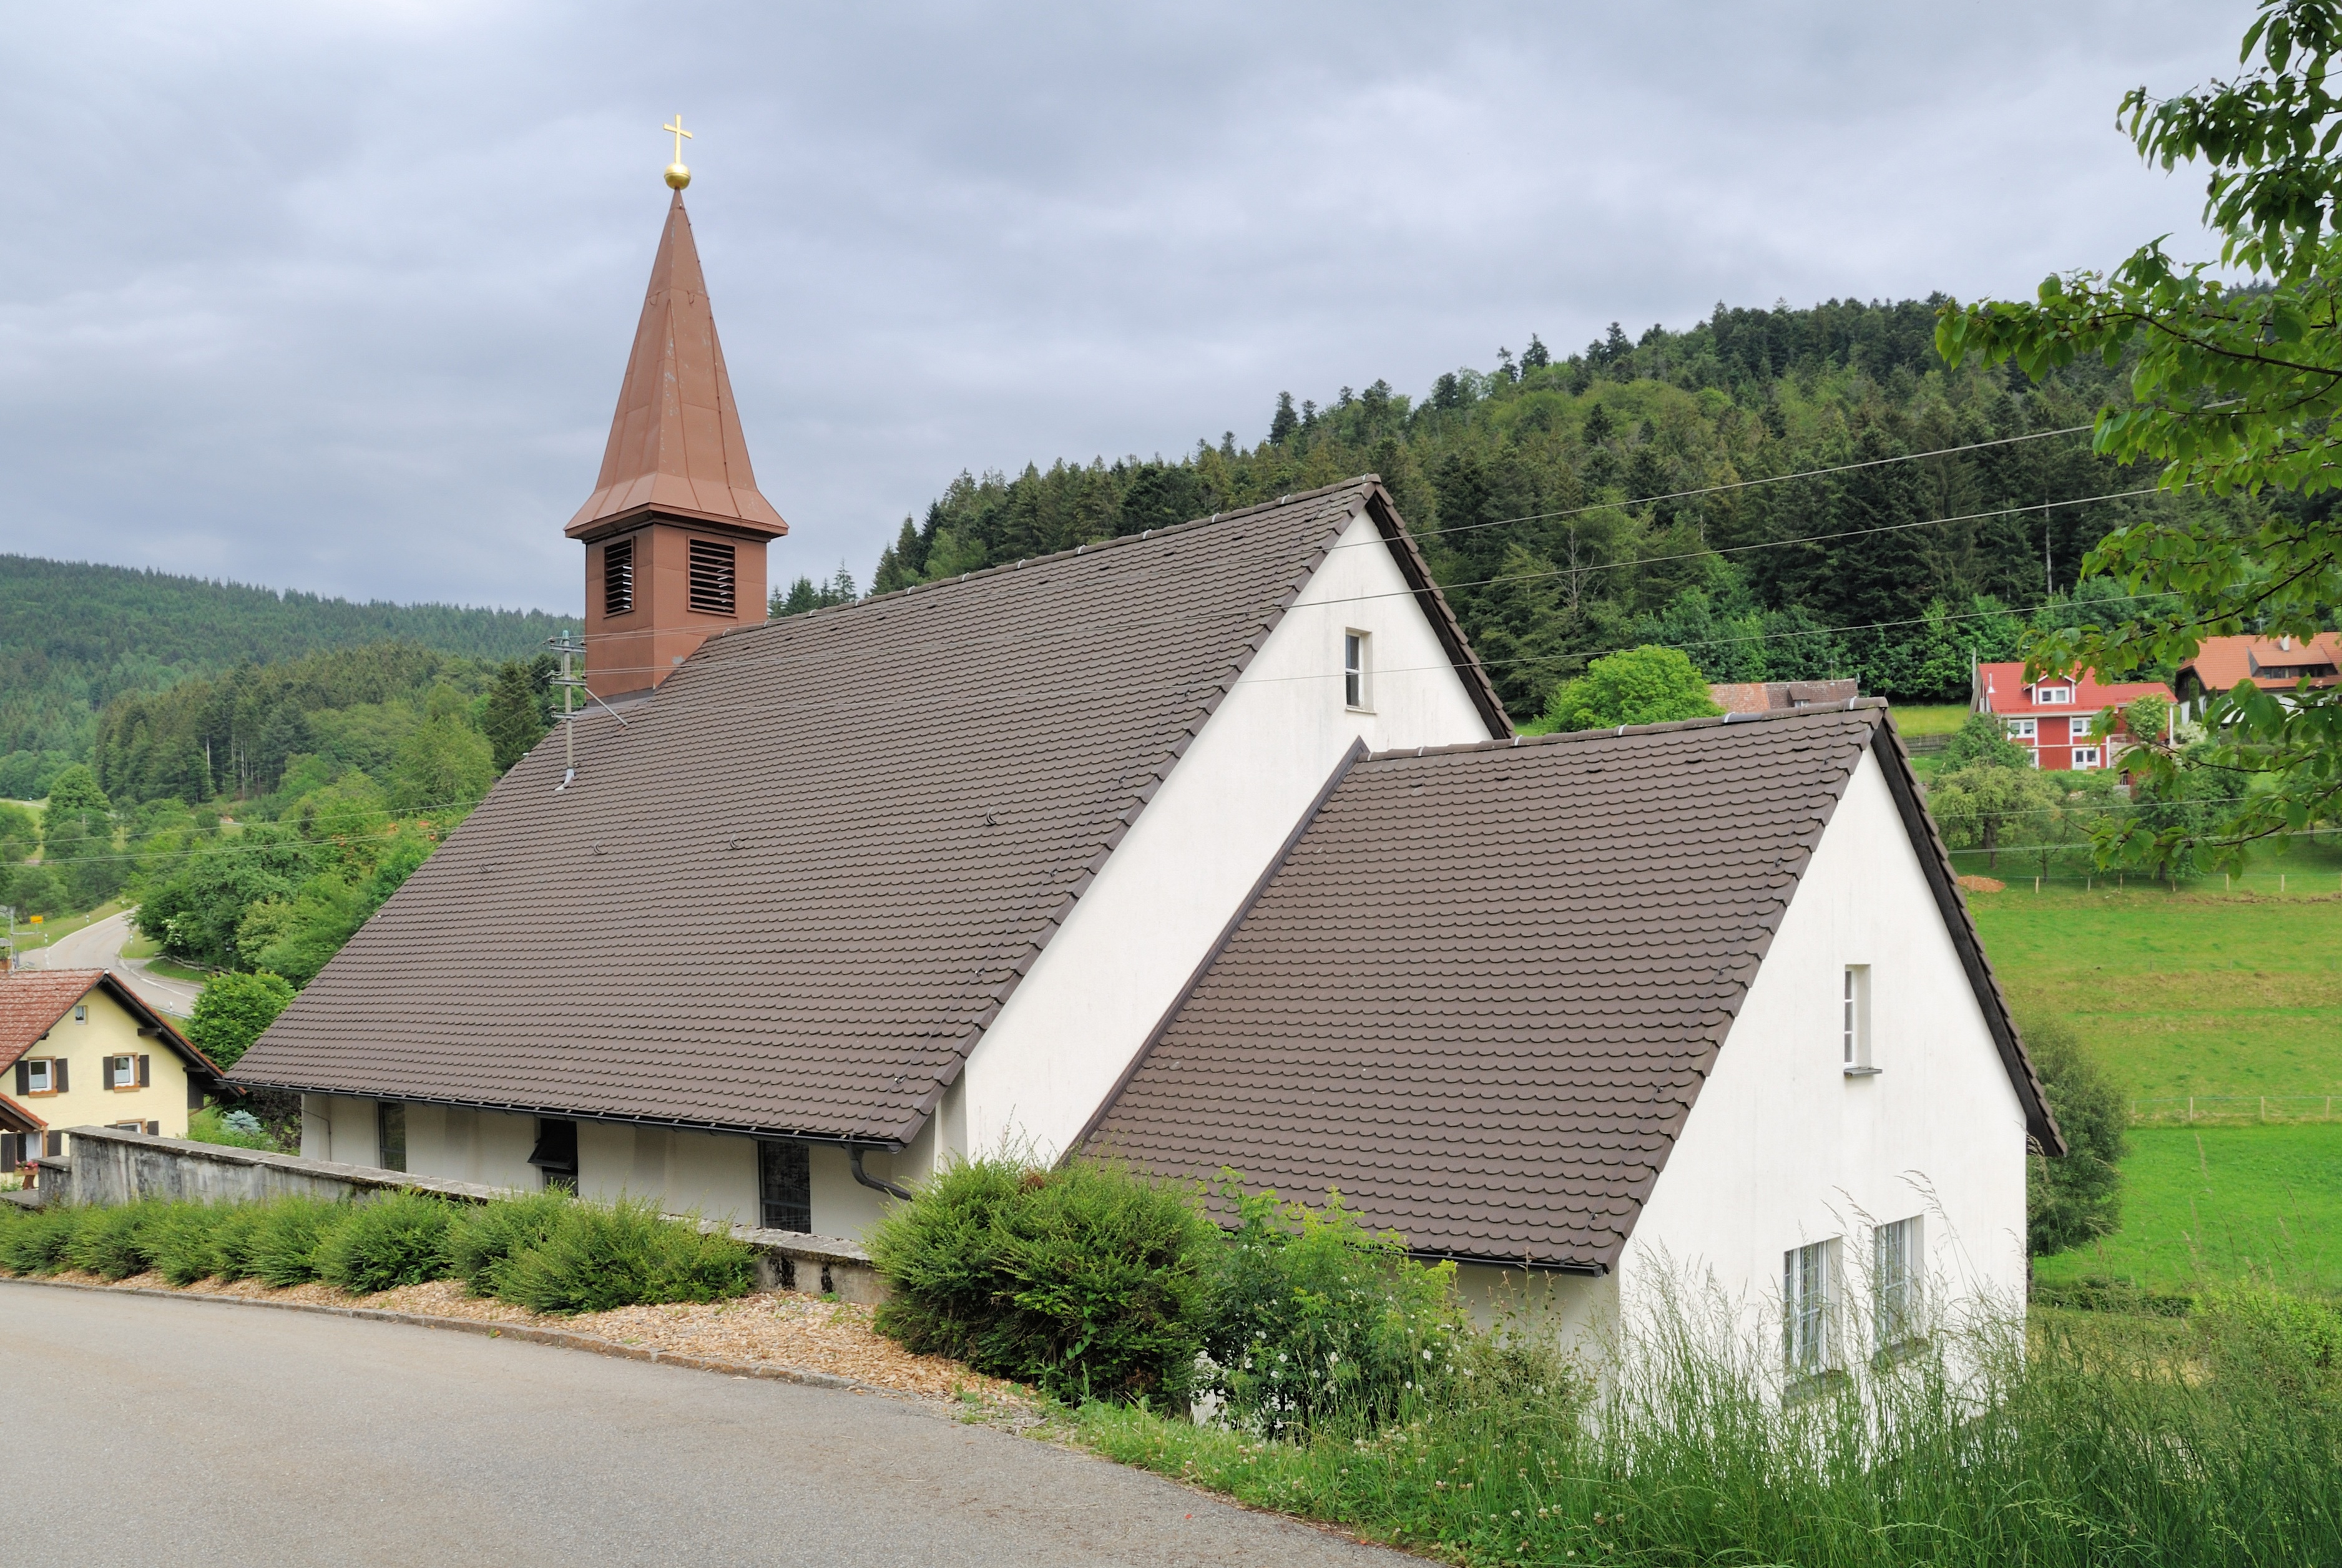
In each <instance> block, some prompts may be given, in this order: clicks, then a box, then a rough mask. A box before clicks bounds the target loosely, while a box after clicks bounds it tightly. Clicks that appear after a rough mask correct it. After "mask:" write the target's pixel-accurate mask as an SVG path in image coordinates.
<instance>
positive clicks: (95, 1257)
mask: <svg viewBox="0 0 2342 1568" xmlns="http://www.w3.org/2000/svg"><path fill="white" fill-rule="evenodd" d="M172 1206H173V1205H170V1204H167V1203H158V1202H156V1201H155V1200H154V1199H152V1198H147V1199H142V1200H140V1201H139V1202H137V1203H123V1204H120V1205H118V1206H116V1207H114V1208H105V1209H85V1210H84V1211H82V1214H81V1223H79V1224H77V1225H76V1226H75V1228H74V1237H73V1242H72V1244H71V1245H70V1246H69V1247H68V1248H67V1249H66V1253H65V1257H66V1260H67V1261H68V1262H69V1263H72V1265H73V1266H74V1267H75V1268H77V1269H86V1270H87V1271H88V1272H89V1273H94V1274H96V1275H97V1276H98V1277H99V1278H101V1279H109V1280H122V1279H128V1278H129V1277H130V1276H131V1275H132V1274H143V1273H145V1272H146V1271H147V1270H148V1269H151V1268H153V1267H154V1266H155V1249H154V1243H155V1233H156V1230H157V1228H158V1227H159V1226H160V1224H161V1223H163V1221H164V1220H165V1216H166V1215H167V1214H168V1213H169V1211H170V1209H171V1208H172Z"/></svg>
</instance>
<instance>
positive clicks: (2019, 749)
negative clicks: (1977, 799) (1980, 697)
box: [1943, 714, 2033, 770]
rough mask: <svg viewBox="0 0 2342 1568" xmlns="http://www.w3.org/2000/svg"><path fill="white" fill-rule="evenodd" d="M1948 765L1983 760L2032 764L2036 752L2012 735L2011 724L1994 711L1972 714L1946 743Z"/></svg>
mask: <svg viewBox="0 0 2342 1568" xmlns="http://www.w3.org/2000/svg"><path fill="white" fill-rule="evenodd" d="M1943 759H1944V760H1943V766H1944V767H1945V768H1946V769H1947V770H1949V769H1955V768H1965V767H1974V766H1977V765H1979V764H1981V765H1983V766H1986V767H1996V768H2029V767H2031V766H2032V765H2033V754H2032V752H2031V751H2029V750H2028V749H2027V748H2026V747H2024V746H2021V745H2019V744H2017V742H2015V741H2013V740H2010V739H2009V738H2008V726H2007V723H2006V722H2005V721H2003V720H2000V719H1997V718H1995V717H1993V716H1992V715H1991V714H1969V715H1968V716H1967V718H1965V719H1963V720H1961V721H1960V727H1959V728H1958V729H1957V730H1955V731H1953V732H1952V738H1951V739H1949V740H1947V741H1946V742H1945V743H1944V751H1943Z"/></svg>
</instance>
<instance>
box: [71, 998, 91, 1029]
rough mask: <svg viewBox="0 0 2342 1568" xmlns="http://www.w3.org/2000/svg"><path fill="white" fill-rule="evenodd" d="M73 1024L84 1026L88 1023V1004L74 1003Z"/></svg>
mask: <svg viewBox="0 0 2342 1568" xmlns="http://www.w3.org/2000/svg"><path fill="white" fill-rule="evenodd" d="M74 1022H75V1023H76V1024H86V1023H88V1022H89V1004H88V1003H86V1002H76V1003H75V1004H74Z"/></svg>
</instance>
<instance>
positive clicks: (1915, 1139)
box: [1619, 752, 2027, 1332]
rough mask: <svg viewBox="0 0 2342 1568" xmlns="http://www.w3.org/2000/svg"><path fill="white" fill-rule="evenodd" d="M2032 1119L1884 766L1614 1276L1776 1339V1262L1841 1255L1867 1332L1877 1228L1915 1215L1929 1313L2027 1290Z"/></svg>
mask: <svg viewBox="0 0 2342 1568" xmlns="http://www.w3.org/2000/svg"><path fill="white" fill-rule="evenodd" d="M1847 964H1868V965H1870V986H1871V996H1870V1027H1871V1038H1872V1061H1873V1063H1874V1064H1876V1065H1877V1067H1878V1068H1879V1069H1880V1071H1879V1072H1878V1074H1877V1075H1876V1076H1871V1077H1849V1076H1848V1075H1847V1074H1846V1072H1845V1069H1844V1063H1843V1048H1842V1038H1843V1036H1842V1024H1841V1006H1842V997H1843V994H1844V991H1843V987H1844V983H1845V969H1846V966H1847ZM2026 1149H2027V1143H2026V1128H2025V1114H2024V1110H2023V1106H2022V1104H2021V1103H2020V1102H2019V1100H2018V1098H2017V1091H2016V1089H2015V1087H2014V1085H2012V1084H2010V1082H2009V1077H2008V1073H2007V1068H2006V1067H2005V1066H2004V1065H2003V1064H2002V1061H2001V1058H2000V1055H1999V1053H1998V1050H1997V1047H1996V1046H1995V1045H1994V1044H1993V1039H1992V1036H1991V1034H1990V1033H1989V1032H1988V1030H1987V1025H1986V1022H1985V1015H1984V1011H1983V1008H1982V1006H1981V1005H1980V1004H1979V1003H1978V1002H1977V995H1976V992H1975V991H1974V989H1973V988H1972V987H1971V986H1970V984H1969V983H1968V979H1967V974H1966V972H1965V970H1964V969H1963V967H1962V965H1961V963H1960V958H1959V954H1958V952H1957V949H1956V948H1955V947H1954V945H1953V941H1952V935H1951V933H1950V931H1949V930H1948V929H1947V926H1946V924H1945V922H1944V918H1943V914H1942V912H1941V910H1940V908H1939V907H1938V905H1937V903H1936V899H1935V895H1934V894H1933V893H1932V892H1931V891H1930V889H1929V888H1928V885H1927V880H1926V875H1925V873H1924V872H1923V870H1922V869H1921V864H1920V860H1919V854H1918V851H1917V849H1916V848H1915V846H1914V845H1913V844H1912V843H1911V839H1910V835H1909V834H1908V832H1907V830H1906V828H1905V827H1904V824H1903V821H1902V818H1901V816H1900V815H1899V814H1898V813H1897V809H1896V805H1895V802H1894V798H1893V796H1892V795H1891V794H1890V793H1889V790H1888V786H1887V779H1886V777H1885V774H1884V773H1883V772H1882V769H1881V765H1880V764H1879V762H1878V760H1877V756H1876V754H1872V753H1870V752H1865V753H1864V754H1863V757H1862V761H1861V763H1860V764H1859V765H1858V767H1857V770H1856V772H1855V774H1854V776H1853V777H1852V778H1851V779H1849V780H1848V781H1847V789H1846V794H1845V797H1844V799H1843V800H1842V801H1841V803H1840V804H1839V806H1838V808H1837V813H1836V814H1834V815H1833V816H1832V818H1831V820H1830V823H1829V825H1828V827H1827V830H1826V831H1825V832H1824V834H1823V835H1822V839H1821V843H1820V844H1819V846H1818V847H1817V850H1816V851H1815V854H1814V857H1813V860H1812V863H1811V864H1810V865H1809V866H1808V868H1807V872H1806V874H1805V876H1804V878H1803V879H1802V880H1801V882H1800V883H1799V884H1798V887H1797V892H1796V894H1795V895H1794V896H1793V897H1792V899H1791V901H1790V904H1789V907H1788V909H1787V912H1786V913H1785V914H1783V916H1782V920H1781V924H1780V928H1779V931H1778V933H1777V935H1776V937H1775V939H1774V942H1773V944H1772V947H1771V949H1770V951H1769V952H1768V953H1767V955H1766V957H1765V960H1764V963H1763V965H1762V967H1761V968H1760V969H1759V970H1758V972H1757V979H1756V982H1755V984H1753V985H1752V986H1751V987H1750V990H1749V994H1748V995H1747V997H1746V1001H1745V1002H1744V1003H1743V1004H1742V1006H1741V1010H1740V1014H1739V1017H1738V1018H1737V1019H1736V1021H1735V1022H1734V1024H1733V1025H1732V1028H1731V1031H1730V1033H1729V1034H1727V1035H1726V1039H1725V1042H1724V1045H1723V1048H1722V1050H1721V1051H1720V1052H1719V1053H1718V1055H1717V1061H1716V1068H1715V1071H1714V1072H1713V1073H1712V1074H1710V1075H1709V1078H1708V1081H1707V1084H1706V1086H1705V1087H1704V1088H1703V1089H1702V1090H1701V1092H1700V1095H1699V1099H1698V1101H1697V1103H1696V1104H1695V1105H1694V1106H1693V1109H1692V1112H1691V1114H1690V1116H1689V1117H1687V1118H1686V1124H1685V1126H1684V1130H1683V1133H1682V1135H1681V1136H1680V1137H1679V1139H1678V1140H1677V1142H1676V1149H1675V1152H1674V1154H1673V1155H1672V1156H1671V1157H1670V1158H1669V1160H1668V1162H1667V1164H1666V1169H1665V1170H1664V1171H1663V1172H1662V1173H1661V1174H1660V1176H1659V1180H1658V1182H1657V1183H1656V1187H1655V1189H1654V1191H1653V1192H1652V1194H1651V1197H1650V1200H1649V1202H1648V1203H1646V1204H1645V1206H1644V1208H1643V1212H1642V1214H1641V1217H1640V1218H1639V1219H1638V1220H1637V1222H1636V1226H1635V1230H1634V1233H1633V1235H1632V1237H1631V1238H1630V1240H1629V1241H1628V1243H1627V1245H1626V1253H1625V1255H1624V1257H1623V1258H1622V1261H1621V1264H1620V1279H1619V1286H1620V1290H1621V1292H1622V1305H1624V1307H1625V1308H1626V1310H1627V1311H1629V1312H1630V1313H1631V1312H1634V1311H1635V1310H1636V1309H1637V1307H1638V1306H1644V1305H1647V1304H1648V1303H1650V1302H1651V1301H1652V1299H1653V1296H1652V1293H1653V1291H1654V1290H1655V1289H1656V1286H1657V1285H1658V1284H1659V1283H1660V1277H1661V1275H1662V1274H1663V1273H1670V1272H1672V1273H1674V1274H1675V1275H1676V1278H1677V1279H1678V1280H1682V1281H1685V1282H1686V1283H1694V1284H1702V1283H1713V1285H1715V1286H1716V1287H1717V1288H1718V1289H1719V1290H1720V1292H1721V1293H1722V1294H1723V1296H1724V1297H1725V1298H1726V1300H1728V1301H1731V1302H1733V1303H1736V1307H1737V1310H1738V1311H1739V1312H1740V1313H1741V1314H1742V1320H1743V1323H1744V1325H1746V1326H1753V1325H1755V1324H1757V1323H1765V1322H1768V1321H1773V1322H1777V1313H1778V1311H1779V1303H1780V1294H1781V1274H1782V1254H1783V1253H1785V1252H1786V1251H1787V1250H1788V1249H1790V1248H1792V1247H1797V1246H1801V1245H1805V1244H1807V1243H1814V1242H1819V1241H1825V1240H1829V1239H1833V1238H1835V1239H1837V1241H1838V1243H1839V1244H1838V1253H1839V1256H1840V1261H1841V1263H1842V1264H1843V1265H1844V1266H1843V1268H1842V1270H1841V1273H1840V1276H1839V1277H1840V1280H1841V1283H1842V1290H1841V1293H1840V1294H1839V1301H1840V1303H1841V1304H1842V1305H1843V1306H1844V1307H1845V1308H1847V1311H1846V1312H1845V1313H1844V1314H1843V1315H1842V1319H1841V1321H1842V1322H1843V1323H1846V1324H1847V1325H1848V1326H1849V1327H1850V1328H1851V1329H1852V1330H1854V1331H1856V1332H1860V1331H1862V1330H1863V1329H1864V1328H1865V1327H1866V1325H1867V1322H1868V1317H1867V1311H1868V1303H1867V1294H1866V1292H1867V1277H1868V1260H1869V1255H1870V1253H1869V1249H1870V1246H1871V1226H1872V1224H1873V1223H1891V1222H1894V1221H1897V1220H1901V1219H1905V1218H1907V1217H1910V1216H1914V1215H1917V1216H1919V1217H1920V1220H1921V1236H1922V1244H1923V1247H1924V1249H1925V1252H1926V1254H1927V1277H1928V1279H1929V1281H1930V1284H1931V1290H1932V1292H1933V1295H1932V1303H1931V1304H1932V1305H1933V1306H1935V1307H1937V1308H1938V1309H1941V1308H1947V1307H1949V1306H1950V1305H1951V1304H1952V1302H1953V1301H1954V1300H1955V1299H1957V1298H1959V1297H1967V1298H1969V1299H1971V1300H1974V1299H1977V1298H1979V1297H1989V1298H1994V1299H1997V1300H1999V1301H2001V1302H2004V1303H2019V1302H2021V1301H2022V1300H2023V1299H2024V1291H2025V1162H2026Z"/></svg>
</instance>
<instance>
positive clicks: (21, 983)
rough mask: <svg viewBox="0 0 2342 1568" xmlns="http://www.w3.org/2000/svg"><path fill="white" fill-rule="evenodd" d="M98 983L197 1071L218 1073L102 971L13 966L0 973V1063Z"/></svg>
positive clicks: (213, 1075) (29, 1044) (36, 1040)
mask: <svg viewBox="0 0 2342 1568" xmlns="http://www.w3.org/2000/svg"><path fill="white" fill-rule="evenodd" d="M99 986H103V987H105V994H107V995H108V996H111V997H113V998H114V999H115V1001H116V1002H119V1003H121V1004H122V1005H123V1006H124V1007H125V1008H126V1009H128V1011H129V1013H130V1015H131V1016H132V1017H134V1018H135V1019H137V1020H138V1021H139V1023H140V1024H143V1025H145V1028H146V1029H147V1030H149V1031H150V1032H151V1033H152V1035H153V1037H154V1038H155V1039H156V1040H158V1041H160V1042H162V1044H165V1045H167V1046H169V1047H170V1048H171V1049H172V1050H174V1051H176V1052H177V1053H178V1054H180V1055H181V1056H182V1057H184V1058H185V1060H186V1063H187V1064H188V1065H189V1066H190V1067H193V1068H194V1069H195V1071H196V1072H197V1073H198V1074H203V1075H205V1076H206V1077H210V1078H217V1077H219V1075H220V1070H219V1069H218V1068H217V1067H215V1066H214V1065H213V1064H212V1060H211V1058H210V1057H208V1056H206V1055H205V1054H203V1053H202V1052H201V1051H198V1050H196V1049H195V1045H194V1044H192V1043H191V1042H189V1040H188V1039H187V1037H186V1036H185V1035H184V1034H180V1033H179V1031H178V1029H177V1028H176V1026H175V1025H174V1024H172V1023H171V1021H170V1020H169V1019H168V1018H165V1016H163V1014H160V1013H158V1012H156V1011H155V1009H154V1008H152V1007H149V1006H147V1005H146V1004H145V1003H144V1002H142V1001H140V1000H139V997H138V994H137V993H136V992H135V991H133V990H131V989H130V987H128V986H127V985H125V984H123V983H122V982H121V981H119V980H116V979H115V977H114V976H113V975H111V974H107V973H106V972H105V970H103V969H15V970H11V971H9V972H8V973H6V974H0V1067H6V1066H9V1065H11V1064H14V1063H15V1060H16V1058H17V1057H19V1056H22V1055H23V1054H25V1052H27V1051H29V1050H31V1049H32V1048H33V1047H34V1046H35V1045H36V1044H39V1043H40V1039H41V1036H42V1035H44V1034H47V1033H48V1032H49V1031H50V1029H51V1028H53V1027H55V1024H56V1022H57V1020H58V1019H60V1018H63V1017H64V1016H65V1013H66V1011H67V1010H68V1009H69V1008H71V1007H72V1006H73V1004H75V1003H76V1002H78V1001H80V1000H81V999H82V998H83V997H85V996H86V995H88V994H90V992H91V991H92V990H94V989H96V988H97V987H99Z"/></svg>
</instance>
